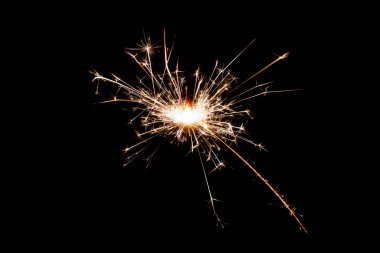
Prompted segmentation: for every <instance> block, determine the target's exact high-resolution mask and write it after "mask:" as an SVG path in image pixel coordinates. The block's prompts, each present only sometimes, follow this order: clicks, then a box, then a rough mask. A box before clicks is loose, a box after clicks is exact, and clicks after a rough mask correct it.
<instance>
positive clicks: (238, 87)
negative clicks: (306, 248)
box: [93, 31, 307, 233]
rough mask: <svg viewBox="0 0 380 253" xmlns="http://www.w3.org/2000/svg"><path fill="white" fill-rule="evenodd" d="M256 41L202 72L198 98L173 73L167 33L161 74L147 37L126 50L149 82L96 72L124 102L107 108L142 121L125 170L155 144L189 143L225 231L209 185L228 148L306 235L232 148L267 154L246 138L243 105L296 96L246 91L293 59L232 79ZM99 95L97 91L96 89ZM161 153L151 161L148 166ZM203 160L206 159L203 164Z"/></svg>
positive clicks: (260, 87)
mask: <svg viewBox="0 0 380 253" xmlns="http://www.w3.org/2000/svg"><path fill="white" fill-rule="evenodd" d="M254 42H255V40H252V41H251V42H250V43H249V44H248V45H247V46H246V47H245V48H243V50H241V51H240V52H239V53H238V54H237V55H236V57H234V58H233V59H232V60H231V61H230V62H229V63H228V64H227V65H226V66H225V67H223V66H220V65H219V63H218V62H216V63H215V66H214V68H213V70H212V72H211V75H210V76H206V75H204V74H202V72H201V71H200V68H198V69H197V70H196V71H195V73H194V75H193V76H194V77H195V78H194V83H193V84H192V86H193V92H192V94H191V95H190V93H189V90H190V89H189V88H188V87H190V85H189V86H188V85H185V76H184V75H183V72H182V71H180V70H179V68H178V62H177V64H176V66H175V69H174V70H171V68H170V58H171V55H172V52H173V47H170V48H169V47H167V43H166V35H165V31H164V39H163V54H164V62H163V67H162V68H163V70H162V71H161V72H160V73H157V72H156V70H155V68H153V65H154V62H153V55H154V54H155V53H156V52H158V49H159V47H158V46H157V45H154V44H152V43H151V40H150V38H146V37H145V36H144V40H142V41H141V43H140V44H139V45H138V47H137V48H127V49H126V53H127V54H128V55H129V56H130V57H131V58H132V59H133V60H134V61H135V62H136V64H137V65H138V66H139V67H140V68H141V70H142V71H143V72H144V74H145V77H144V78H138V81H137V82H136V83H130V82H126V81H124V80H122V79H121V78H119V77H117V76H115V75H112V76H113V77H112V78H107V77H105V76H102V75H100V74H99V73H97V72H93V75H94V78H93V80H94V81H105V82H108V83H111V84H114V85H116V86H117V87H118V88H119V90H118V91H119V92H120V91H122V92H120V93H121V94H123V95H124V96H123V97H122V98H119V97H118V96H120V95H119V93H118V94H117V95H116V96H114V97H113V98H112V99H111V100H108V101H104V102H103V103H108V102H120V103H121V102H125V103H129V104H132V105H133V110H132V111H133V113H135V114H136V115H134V117H132V120H131V121H134V120H136V119H139V120H140V123H141V131H140V132H138V133H136V136H137V137H138V139H139V141H138V142H137V143H136V144H134V145H132V146H130V147H126V148H125V149H124V152H125V153H126V154H128V157H127V162H126V165H127V164H129V163H130V162H132V161H133V160H134V159H135V158H136V157H137V156H139V155H140V154H141V153H143V152H144V151H145V149H146V148H147V145H150V144H151V143H152V142H153V140H154V138H156V137H159V136H165V137H167V138H169V139H170V140H172V141H177V142H188V143H189V144H190V152H194V151H196V152H197V153H198V155H199V158H200V162H201V167H202V170H203V174H204V177H205V181H206V186H207V190H208V193H209V198H210V204H211V207H212V211H213V213H214V215H215V217H216V219H217V224H219V225H221V226H223V223H222V221H221V219H220V218H219V216H218V213H217V211H216V208H215V204H214V202H215V200H216V199H215V198H214V196H213V194H212V192H211V187H210V185H209V182H208V179H207V173H206V168H205V163H204V161H203V159H204V160H205V161H207V162H211V163H212V165H213V166H214V167H213V169H212V170H211V171H210V173H212V172H214V171H216V170H219V169H221V168H223V167H224V163H223V162H222V161H221V160H220V158H219V157H218V152H219V151H220V149H221V148H222V147H225V148H227V149H228V150H229V151H231V152H232V153H233V154H234V155H236V157H237V158H239V159H240V160H241V161H242V162H243V163H244V164H245V165H246V166H247V167H248V168H250V169H251V170H252V171H253V173H254V174H255V176H256V177H258V178H259V179H260V180H261V181H262V182H263V183H264V184H265V185H266V186H267V187H268V189H269V190H270V191H271V192H272V193H273V194H274V195H275V196H276V198H277V199H278V200H279V201H280V202H281V203H282V205H283V206H284V207H285V208H286V209H287V211H289V214H290V215H291V216H292V217H293V218H294V219H295V221H296V222H297V223H298V225H299V226H300V229H302V230H303V231H304V232H305V233H307V230H306V228H305V226H304V225H303V224H302V222H301V221H300V219H299V218H298V216H297V215H296V213H295V212H294V210H293V209H292V207H291V206H290V205H289V204H288V203H287V202H286V201H285V200H284V198H283V197H282V195H281V194H280V193H279V192H278V191H277V190H276V189H275V188H274V187H273V186H272V185H271V184H270V183H269V181H268V180H267V179H265V178H264V177H263V176H262V175H261V174H260V173H259V172H258V171H257V169H255V168H254V167H253V166H252V165H251V164H250V163H249V162H247V160H246V159H245V158H244V157H243V156H242V155H241V154H239V153H238V152H237V151H236V149H234V148H233V147H232V145H233V144H235V143H237V141H238V140H241V141H245V142H247V143H249V144H251V145H253V146H255V147H257V148H259V149H260V150H265V148H264V146H263V145H262V144H260V143H255V142H254V141H252V140H250V139H249V138H247V137H245V136H244V124H243V123H242V120H245V119H247V118H250V117H251V116H250V110H248V109H247V108H244V106H243V103H242V102H244V101H247V100H251V99H253V98H256V97H259V96H264V95H266V94H269V93H275V92H287V91H293V90H269V85H270V84H271V82H267V83H261V84H259V83H256V84H255V85H254V86H253V87H252V85H251V86H248V87H246V88H244V86H243V85H247V84H250V81H252V79H254V78H255V77H256V76H258V75H259V74H260V73H262V72H263V71H265V70H267V69H268V68H269V67H271V66H272V65H274V64H275V63H277V62H279V61H281V60H284V59H285V58H287V57H288V55H289V53H288V52H286V53H284V54H282V55H279V56H277V58H275V59H274V60H273V61H271V62H269V63H268V64H267V65H265V66H264V67H263V68H261V69H259V70H258V71H257V72H256V73H255V74H253V75H251V76H250V77H249V78H247V79H246V80H244V81H243V82H240V83H237V78H236V77H235V76H233V75H232V74H231V72H230V71H229V67H230V66H231V64H232V63H233V62H234V61H235V60H236V59H237V58H238V57H239V56H240V55H241V54H242V53H243V52H244V51H245V50H247V48H248V47H249V46H251V44H253V43H254ZM97 91H98V87H97ZM157 150H158V148H156V149H155V150H154V152H153V153H152V154H151V155H150V156H149V157H148V159H147V161H148V163H149V162H150V161H151V159H152V157H153V155H154V154H155V153H156V152H157ZM202 157H203V159H202Z"/></svg>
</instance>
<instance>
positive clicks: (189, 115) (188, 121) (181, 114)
mask: <svg viewBox="0 0 380 253" xmlns="http://www.w3.org/2000/svg"><path fill="white" fill-rule="evenodd" d="M168 116H169V117H170V118H171V119H172V120H173V122H174V123H177V124H185V125H192V124H200V123H201V122H202V120H203V119H205V118H206V115H205V113H204V110H202V109H201V108H199V107H197V108H193V107H190V106H188V105H186V106H184V107H175V108H172V110H170V112H169V113H168Z"/></svg>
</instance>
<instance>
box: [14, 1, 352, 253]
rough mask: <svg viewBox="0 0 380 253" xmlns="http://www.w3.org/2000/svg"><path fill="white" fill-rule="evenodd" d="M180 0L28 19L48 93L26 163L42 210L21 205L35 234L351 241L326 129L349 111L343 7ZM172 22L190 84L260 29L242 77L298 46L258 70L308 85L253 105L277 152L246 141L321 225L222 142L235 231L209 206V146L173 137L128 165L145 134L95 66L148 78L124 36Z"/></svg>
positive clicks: (41, 85)
mask: <svg viewBox="0 0 380 253" xmlns="http://www.w3.org/2000/svg"><path fill="white" fill-rule="evenodd" d="M177 5H178V6H173V4H170V5H167V4H165V3H163V2H162V3H156V4H154V5H150V4H148V3H146V4H138V5H137V4H135V5H127V4H126V5H125V6H114V5H106V4H103V5H102V4H100V5H99V4H91V5H88V6H86V7H80V6H73V5H70V6H65V5H62V6H59V5H57V6H51V7H50V11H49V12H46V13H44V14H43V15H41V16H39V18H38V19H37V18H36V17H35V18H33V17H32V18H31V19H30V20H33V22H28V20H25V23H24V25H25V27H26V29H25V30H26V31H28V32H26V33H25V34H23V35H22V37H23V38H24V39H25V40H21V42H19V43H21V46H22V47H20V48H22V50H21V53H22V54H25V55H27V56H28V57H26V58H27V59H26V60H25V61H23V62H22V65H23V66H24V69H25V73H29V72H27V71H28V69H29V70H32V69H33V71H31V73H33V74H32V76H33V78H32V80H33V82H31V83H32V84H33V85H29V86H28V87H26V88H25V89H24V92H23V94H24V95H25V96H26V97H28V94H32V93H29V92H27V91H29V90H33V94H36V93H37V95H38V96H37V97H38V99H35V100H34V101H33V103H31V104H30V107H27V108H23V113H24V114H25V115H26V118H28V117H30V118H31V120H28V122H29V123H30V124H32V125H33V129H36V130H37V131H36V132H35V133H36V134H35V135H31V136H29V137H28V138H30V139H29V141H28V142H27V143H30V144H31V147H28V149H29V150H30V152H29V153H28V154H33V155H30V159H29V158H27V159H29V161H30V160H33V162H36V164H37V166H36V167H37V169H34V170H28V172H26V173H23V175H24V177H23V178H25V180H26V181H29V180H28V179H30V178H33V180H32V181H33V183H30V182H28V185H29V184H32V186H31V187H30V188H29V191H26V192H24V193H23V199H25V200H26V202H25V204H22V206H23V208H21V209H23V210H28V211H26V212H24V211H20V215H19V216H20V220H22V222H21V225H20V226H19V227H20V228H22V229H20V230H21V231H22V233H23V234H24V235H26V237H28V238H30V239H31V240H30V241H29V242H28V243H30V244H33V245H44V246H47V245H54V246H53V247H56V246H58V247H69V248H70V247H72V245H79V246H80V247H82V248H84V249H85V248H94V249H95V248H98V247H106V248H108V247H110V246H111V245H112V246H114V245H116V246H118V247H122V248H124V249H128V248H130V247H132V245H133V246H139V247H141V249H144V248H146V247H149V248H150V247H153V248H157V249H158V248H177V247H178V251H182V250H181V249H182V248H185V249H186V248H188V247H195V248H199V247H201V245H204V246H206V245H207V246H210V247H216V248H217V247H221V248H226V247H227V246H230V247H233V248H234V249H239V248H240V249H248V250H254V249H255V248H257V247H261V246H264V247H266V248H267V249H272V248H282V249H283V250H297V249H300V250H302V251H303V250H305V251H310V249H314V248H315V247H321V248H325V247H327V246H326V245H328V244H329V245H331V243H335V244H336V245H338V246H339V245H341V244H340V243H337V242H340V240H341V239H339V238H340V237H339V236H337V235H339V234H342V230H344V226H342V224H344V222H343V221H342V220H344V219H342V218H339V212H338V211H337V210H338V209H337V206H339V205H340V203H343V202H344V201H343V199H342V198H341V195H340V193H341V190H339V187H336V184H337V182H336V177H335V176H334V175H336V174H337V172H336V171H335V169H336V167H334V166H335V165H336V164H335V163H334V162H332V161H331V160H329V159H330V158H331V157H333V156H334V153H333V150H335V149H334V147H333V146H331V145H329V143H331V139H329V138H328V136H327V135H326V129H327V128H329V131H332V132H334V131H338V129H337V127H336V126H335V125H334V124H333V123H332V122H331V121H329V119H330V118H329V117H331V115H332V114H334V112H335V111H334V110H337V109H332V108H330V109H329V110H326V108H327V107H328V106H327V104H328V103H330V100H331V97H330V96H329V94H328V92H326V90H327V89H329V87H331V85H333V83H334V82H335V79H336V78H335V76H336V75H337V73H336V72H334V71H336V70H333V69H332V68H331V65H329V64H331V62H332V61H334V60H335V61H337V59H338V58H339V55H341V54H343V52H341V51H339V48H338V47H337V44H338V43H337V41H336V40H335V38H336V37H337V34H338V36H339V33H343V30H344V29H345V27H344V26H343V27H341V26H340V23H339V22H336V23H331V22H330V20H331V16H333V15H334V11H333V10H327V9H326V8H324V7H322V6H311V5H310V6H302V5H294V6H292V5H286V6H279V5H273V6H266V7H262V6H259V5H254V4H253V5H251V4H250V5H246V4H241V3H240V4H238V3H236V4H233V3H229V4H228V5H225V4H221V3H220V4H215V3H214V4H212V3H210V4H208V5H212V7H210V6H205V5H203V4H201V3H195V2H191V3H190V2H185V3H177ZM36 16H38V15H37V14H36ZM30 20H29V21H30ZM164 28H165V29H166V33H167V40H168V42H169V43H174V57H173V59H177V58H178V59H179V63H180V68H181V69H182V70H184V71H186V73H188V75H189V76H188V78H187V79H188V80H189V81H190V82H191V76H190V73H193V71H194V70H195V69H196V68H197V67H198V66H199V65H200V66H201V68H202V69H203V70H209V71H210V70H211V68H212V66H213V65H214V63H215V60H219V62H222V63H228V62H229V61H230V60H231V59H232V58H233V57H235V56H236V54H237V53H239V52H240V50H241V49H242V48H243V47H244V46H245V45H246V44H247V43H249V42H250V41H251V40H252V39H255V38H256V39H257V41H256V42H255V43H254V44H253V45H252V46H251V47H250V48H249V49H248V50H247V51H246V52H245V53H244V54H243V55H242V56H241V57H240V58H239V59H238V60H237V61H236V63H234V64H233V65H232V66H231V69H232V72H233V73H234V74H236V75H238V76H239V78H241V80H244V77H245V78H247V77H249V76H250V75H251V74H253V73H255V71H257V70H258V69H260V67H263V66H264V65H265V64H266V63H269V62H270V61H271V60H273V59H274V58H275V54H282V53H284V52H287V51H289V52H290V56H289V58H288V59H286V61H283V62H280V63H278V64H276V65H275V66H273V67H272V68H271V69H269V70H268V71H266V72H265V73H263V74H262V75H260V76H259V77H258V78H257V80H258V81H261V82H263V81H275V84H274V87H275V88H279V89H281V88H285V89H293V88H300V89H303V91H300V92H292V93H279V94H272V95H268V96H265V97H261V98H258V99H257V100H254V101H253V102H252V103H249V104H247V106H249V108H250V109H251V110H252V111H253V113H254V117H255V118H254V120H253V121H251V122H249V123H248V127H247V129H248V132H249V134H250V136H252V139H254V140H255V141H257V142H260V143H263V144H264V146H265V147H267V149H268V150H269V152H268V153H267V152H260V151H258V150H256V149H255V148H252V147H251V146H249V145H244V144H239V146H238V147H237V149H238V150H239V152H240V153H241V154H242V155H243V156H244V157H246V158H247V159H248V160H249V161H250V162H251V163H254V165H255V167H256V168H257V170H258V171H260V172H261V173H262V175H263V176H264V177H266V178H268V179H269V181H270V182H271V183H272V184H273V185H274V186H278V187H279V191H280V192H281V193H282V194H285V196H286V199H287V200H288V202H289V203H291V205H292V206H295V207H296V208H297V213H299V214H302V215H303V217H302V218H301V221H302V222H303V224H304V225H305V227H306V228H307V229H308V232H309V233H308V234H305V233H304V232H303V231H301V230H299V229H298V228H299V226H298V224H297V223H296V222H295V220H294V219H293V218H292V217H291V216H289V214H288V212H287V211H286V210H285V209H284V208H283V207H282V206H281V204H280V202H279V201H278V200H277V199H276V198H275V197H274V196H273V194H272V193H271V192H270V191H269V190H268V189H267V187H266V186H265V185H263V184H262V183H260V182H259V180H258V179H255V176H254V175H253V173H252V172H251V171H250V170H249V169H248V168H247V167H246V166H244V165H243V163H242V162H241V161H239V160H238V159H237V158H236V157H234V155H232V154H231V153H229V152H228V151H227V150H226V151H222V154H223V157H224V158H223V159H224V161H225V162H226V163H227V167H226V168H225V169H224V170H222V171H220V172H217V173H215V174H212V175H210V176H209V180H210V184H211V188H212V190H213V192H214V194H215V197H216V198H217V199H220V200H221V201H222V202H221V203H216V205H217V211H218V213H219V214H220V216H221V217H222V219H223V221H224V222H226V223H227V224H226V227H225V228H224V229H221V228H219V227H217V226H216V221H215V217H214V216H213V215H212V210H211V207H210V206H209V204H208V193H207V188H206V185H205V182H204V178H203V174H202V170H201V165H200V162H199V158H198V157H197V155H196V153H195V154H190V155H188V156H185V155H186V152H187V151H188V147H187V146H186V145H183V146H181V145H179V146H178V145H173V144H170V143H169V142H167V143H166V142H165V141H163V145H162V147H161V149H160V150H159V152H158V153H157V154H156V156H155V157H154V159H153V161H152V163H151V165H150V167H149V168H148V169H146V168H145V164H146V163H145V161H143V160H142V159H141V158H144V155H143V156H141V158H140V159H136V161H135V162H134V163H132V164H130V166H128V167H123V162H124V159H125V156H124V155H123V153H122V149H123V148H124V147H125V146H127V145H131V144H132V143H134V142H135V138H134V130H133V129H134V128H133V127H131V126H130V125H128V124H127V123H128V117H129V113H128V112H127V111H124V110H122V107H123V105H117V104H116V105H114V104H97V103H98V102H101V101H102V100H104V99H106V98H109V97H111V96H112V95H113V92H114V91H115V89H114V87H112V86H110V85H109V84H103V85H101V86H100V95H95V90H96V85H95V83H93V82H92V81H91V80H92V75H91V74H90V71H91V70H94V69H95V70H97V71H99V72H100V73H102V74H105V75H107V74H109V73H114V74H117V75H118V76H120V77H122V78H123V79H125V80H129V81H134V80H135V75H136V71H138V69H137V67H136V66H135V65H134V64H133V62H132V60H131V59H130V58H129V56H127V55H126V54H125V53H124V52H123V51H124V48H126V47H134V46H135V45H136V43H139V42H140V40H141V39H142V38H143V34H144V33H145V34H146V35H147V36H148V37H150V38H151V39H152V41H153V42H159V43H161V44H162V38H163V30H164ZM22 41H24V42H22ZM26 41H28V42H26ZM29 41H30V42H29ZM30 48H32V50H29V49H30ZM31 51H32V54H31V55H30V52H31ZM333 51H334V56H333V57H332V55H331V52H333ZM159 57H162V55H157V58H159ZM41 63H42V64H41ZM206 74H207V72H206ZM29 99H30V97H29ZM32 100H33V99H32ZM331 111H332V112H331ZM34 122H41V123H42V124H35V123H34ZM37 133H38V134H37ZM32 144H38V145H36V146H34V145H32ZM157 144H159V143H157ZM41 146H42V147H43V148H42V149H40V148H39V147H41ZM147 154H148V153H147ZM336 188H338V190H337V191H336V190H335V189H336ZM333 189H334V190H333ZM21 217H22V218H21ZM16 230H17V228H16ZM338 237H339V238H338ZM326 243H328V244H326ZM176 245H179V246H176Z"/></svg>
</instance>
